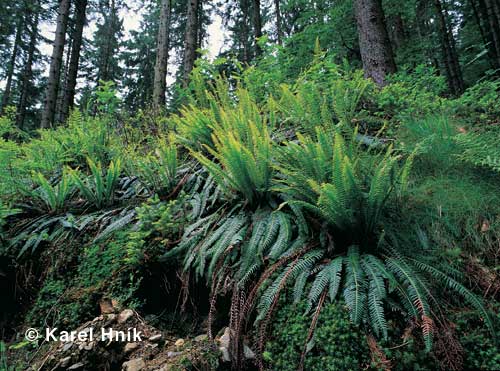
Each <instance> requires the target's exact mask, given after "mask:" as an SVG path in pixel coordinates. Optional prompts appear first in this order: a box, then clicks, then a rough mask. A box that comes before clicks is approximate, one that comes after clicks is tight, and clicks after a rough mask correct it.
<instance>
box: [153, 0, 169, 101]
mask: <svg viewBox="0 0 500 371" xmlns="http://www.w3.org/2000/svg"><path fill="white" fill-rule="evenodd" d="M170 2H171V0H161V8H160V26H159V29H158V38H157V43H156V64H155V77H154V85H153V106H154V108H155V109H156V110H158V109H160V108H162V107H163V106H164V105H165V93H166V90H167V81H166V78H167V63H168V48H169V44H170V13H171V9H172V6H171V3H170Z"/></svg>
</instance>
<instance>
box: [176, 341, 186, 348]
mask: <svg viewBox="0 0 500 371" xmlns="http://www.w3.org/2000/svg"><path fill="white" fill-rule="evenodd" d="M185 343H186V342H185V341H184V339H177V341H176V342H175V344H174V345H175V346H176V347H178V348H180V347H182V346H184V344H185Z"/></svg>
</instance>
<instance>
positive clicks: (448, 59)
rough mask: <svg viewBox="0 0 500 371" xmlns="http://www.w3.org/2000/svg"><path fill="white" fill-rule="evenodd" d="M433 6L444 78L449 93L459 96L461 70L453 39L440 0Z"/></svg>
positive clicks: (461, 84)
mask: <svg viewBox="0 0 500 371" xmlns="http://www.w3.org/2000/svg"><path fill="white" fill-rule="evenodd" d="M434 6H435V8H436V12H437V23H438V27H439V33H440V36H441V51H442V53H443V62H444V67H445V73H446V78H447V80H448V85H449V87H450V91H451V93H452V94H453V95H459V94H461V93H462V92H463V91H464V82H463V77H462V70H461V68H460V63H459V61H458V55H457V53H456V49H455V39H454V37H453V34H452V32H451V30H450V29H449V27H448V22H447V21H446V18H447V14H446V13H445V11H444V10H443V7H442V5H441V0H435V1H434Z"/></svg>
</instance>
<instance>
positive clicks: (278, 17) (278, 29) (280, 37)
mask: <svg viewBox="0 0 500 371" xmlns="http://www.w3.org/2000/svg"><path fill="white" fill-rule="evenodd" d="M274 11H275V12H276V36H277V38H278V39H277V41H278V44H279V45H283V29H282V28H281V10H280V0H274Z"/></svg>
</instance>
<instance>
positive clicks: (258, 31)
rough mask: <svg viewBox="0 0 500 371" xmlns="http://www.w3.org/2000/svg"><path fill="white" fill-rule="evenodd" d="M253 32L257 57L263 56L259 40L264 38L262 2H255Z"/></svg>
mask: <svg viewBox="0 0 500 371" xmlns="http://www.w3.org/2000/svg"><path fill="white" fill-rule="evenodd" d="M253 30H254V38H255V56H257V57H258V56H259V55H261V54H262V48H261V47H260V45H259V43H258V41H257V40H258V39H259V38H260V37H262V20H261V18H260V0H253Z"/></svg>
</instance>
